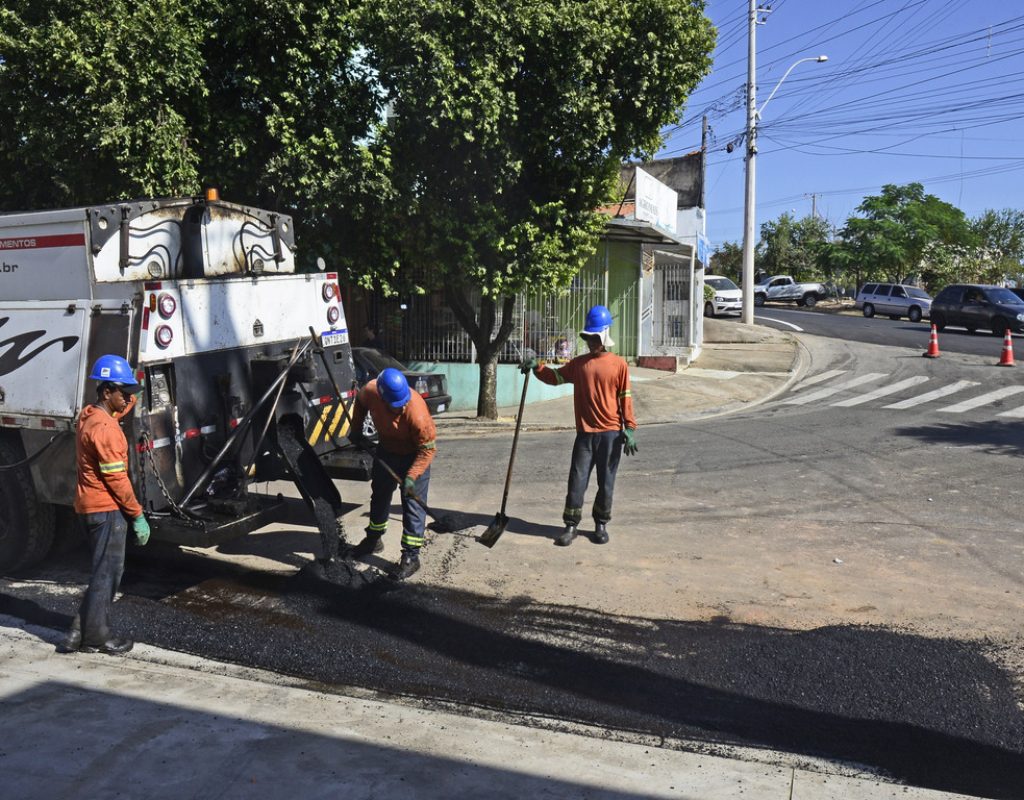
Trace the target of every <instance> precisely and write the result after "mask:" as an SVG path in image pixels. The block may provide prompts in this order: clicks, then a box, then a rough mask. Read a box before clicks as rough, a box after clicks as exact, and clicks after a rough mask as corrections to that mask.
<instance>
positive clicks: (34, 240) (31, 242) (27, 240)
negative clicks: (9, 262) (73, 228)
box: [0, 233, 85, 250]
mask: <svg viewBox="0 0 1024 800" xmlns="http://www.w3.org/2000/svg"><path fill="white" fill-rule="evenodd" d="M43 247H85V234H84V233H63V234H59V235H57V236H14V237H11V238H8V239H0V250H38V249H40V248H43Z"/></svg>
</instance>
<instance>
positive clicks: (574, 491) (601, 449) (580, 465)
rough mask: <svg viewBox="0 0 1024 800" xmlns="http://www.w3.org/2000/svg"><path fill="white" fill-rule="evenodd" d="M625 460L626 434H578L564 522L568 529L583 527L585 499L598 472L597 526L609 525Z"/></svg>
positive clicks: (563, 514) (594, 512) (607, 432)
mask: <svg viewBox="0 0 1024 800" xmlns="http://www.w3.org/2000/svg"><path fill="white" fill-rule="evenodd" d="M620 458H622V433H621V432H620V431H602V432H601V433H577V434H576V441H575V443H574V444H573V446H572V466H571V467H569V492H568V494H566V496H565V510H564V511H563V512H562V520H563V521H564V522H565V524H566V525H579V524H580V520H581V519H582V518H583V495H584V493H585V492H586V491H587V484H588V483H589V482H590V473H591V472H592V471H593V470H594V469H595V468H596V469H597V497H595V498H594V509H593V516H594V522H608V521H609V520H611V518H612V495H613V494H614V492H615V473H616V472H617V471H618V469H619V459H620Z"/></svg>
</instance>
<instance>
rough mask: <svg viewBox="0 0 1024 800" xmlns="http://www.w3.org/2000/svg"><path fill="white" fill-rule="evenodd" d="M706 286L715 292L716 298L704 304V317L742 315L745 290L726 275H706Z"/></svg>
mask: <svg viewBox="0 0 1024 800" xmlns="http://www.w3.org/2000/svg"><path fill="white" fill-rule="evenodd" d="M704 285H705V286H710V287H711V288H712V289H714V290H715V296H714V298H712V299H711V300H707V301H705V303H704V316H705V317H717V316H718V315H719V314H740V313H742V311H743V290H742V289H740V287H739V286H737V285H736V284H735V283H733V282H732V281H731V280H729V279H728V278H726V277H725V276H724V275H705V276H704Z"/></svg>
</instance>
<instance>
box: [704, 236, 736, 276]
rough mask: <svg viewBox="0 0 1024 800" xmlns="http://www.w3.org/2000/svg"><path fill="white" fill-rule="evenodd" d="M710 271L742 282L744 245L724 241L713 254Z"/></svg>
mask: <svg viewBox="0 0 1024 800" xmlns="http://www.w3.org/2000/svg"><path fill="white" fill-rule="evenodd" d="M708 271H709V272H711V273H712V274H714V275H724V276H726V277H727V278H732V279H733V280H734V281H736V283H740V282H741V281H742V279H743V245H741V244H739V243H737V242H722V244H721V245H719V247H718V249H717V250H715V252H714V253H712V254H711V266H710V267H709V269H708Z"/></svg>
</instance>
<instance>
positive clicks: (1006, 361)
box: [996, 328, 1013, 367]
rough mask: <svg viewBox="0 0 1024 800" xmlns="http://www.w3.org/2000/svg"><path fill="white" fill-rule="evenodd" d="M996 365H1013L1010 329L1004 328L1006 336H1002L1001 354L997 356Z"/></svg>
mask: <svg viewBox="0 0 1024 800" xmlns="http://www.w3.org/2000/svg"><path fill="white" fill-rule="evenodd" d="M996 366H997V367H1012V366H1013V334H1012V333H1010V329H1009V328H1007V329H1006V336H1004V337H1003V355H1002V356H1000V358H999V363H998V364H996Z"/></svg>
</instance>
